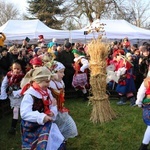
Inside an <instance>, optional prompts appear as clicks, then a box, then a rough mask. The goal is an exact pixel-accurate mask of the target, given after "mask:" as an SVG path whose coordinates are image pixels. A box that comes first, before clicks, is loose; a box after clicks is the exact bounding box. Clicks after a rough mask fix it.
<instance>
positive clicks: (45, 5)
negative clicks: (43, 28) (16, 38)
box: [28, 0, 67, 29]
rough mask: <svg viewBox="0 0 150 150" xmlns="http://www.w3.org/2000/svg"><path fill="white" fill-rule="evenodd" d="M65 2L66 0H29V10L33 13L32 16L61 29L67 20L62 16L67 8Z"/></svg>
mask: <svg viewBox="0 0 150 150" xmlns="http://www.w3.org/2000/svg"><path fill="white" fill-rule="evenodd" d="M63 3H64V0H28V4H29V8H28V12H29V13H30V14H31V15H33V17H32V18H38V19H39V20H41V21H43V22H44V23H45V24H46V25H47V26H49V27H51V28H54V29H60V28H61V25H62V24H63V23H64V22H65V20H64V19H62V17H61V16H62V15H63V13H64V12H65V11H66V10H67V9H66V8H65V7H62V6H63ZM30 18H31V17H30Z"/></svg>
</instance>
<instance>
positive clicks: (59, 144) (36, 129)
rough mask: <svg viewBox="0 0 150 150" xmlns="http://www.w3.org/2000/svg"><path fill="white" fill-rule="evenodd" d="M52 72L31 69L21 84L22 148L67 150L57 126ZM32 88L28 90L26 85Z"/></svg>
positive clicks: (46, 69)
mask: <svg viewBox="0 0 150 150" xmlns="http://www.w3.org/2000/svg"><path fill="white" fill-rule="evenodd" d="M51 75H52V74H51V72H50V70H49V69H48V68H47V67H45V66H44V67H37V68H35V69H32V70H30V71H29V72H28V73H27V74H26V76H25V77H24V78H23V80H22V82H21V87H22V92H21V94H23V95H24V97H23V100H22V102H21V107H20V112H21V119H22V120H21V135H22V149H24V150H30V149H36V150H41V149H44V150H64V149H65V145H64V143H63V141H64V137H63V135H62V134H61V133H60V131H59V129H58V127H57V125H56V124H55V123H54V120H55V119H56V116H57V114H58V110H57V102H56V99H55V98H54V97H53V96H52V94H51V92H50V90H49V89H48V87H49V82H50V78H51ZM29 83H30V87H29V86H28V89H27V90H26V86H27V85H28V84H29Z"/></svg>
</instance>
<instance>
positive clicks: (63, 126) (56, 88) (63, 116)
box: [49, 61, 78, 140]
mask: <svg viewBox="0 0 150 150" xmlns="http://www.w3.org/2000/svg"><path fill="white" fill-rule="evenodd" d="M53 66H54V67H53V71H54V72H55V73H56V74H57V78H52V80H51V81H50V85H49V87H50V89H51V92H52V95H53V96H54V97H55V98H56V100H57V107H58V115H57V117H56V120H55V123H56V124H57V125H58V127H59V129H60V131H61V133H62V135H63V136H64V137H65V140H67V139H68V138H73V137H75V136H77V135H78V132H77V127H76V124H75V122H74V120H73V119H72V117H71V116H70V115H69V110H68V109H67V108H65V107H64V102H65V99H64V96H65V91H64V89H65V85H64V82H63V80H62V78H63V76H64V70H65V66H64V65H63V64H62V63H60V62H56V61H54V64H53Z"/></svg>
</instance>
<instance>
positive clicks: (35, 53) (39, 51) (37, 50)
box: [33, 47, 43, 57]
mask: <svg viewBox="0 0 150 150" xmlns="http://www.w3.org/2000/svg"><path fill="white" fill-rule="evenodd" d="M42 54H43V52H42V49H41V48H40V47H36V48H35V49H34V54H33V57H38V56H40V55H42Z"/></svg>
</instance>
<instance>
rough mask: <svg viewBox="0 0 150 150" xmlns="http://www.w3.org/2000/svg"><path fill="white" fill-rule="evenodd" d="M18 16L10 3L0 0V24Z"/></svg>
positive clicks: (16, 10)
mask: <svg viewBox="0 0 150 150" xmlns="http://www.w3.org/2000/svg"><path fill="white" fill-rule="evenodd" d="M17 18H19V11H18V9H17V8H15V6H14V5H13V4H12V3H6V1H4V0H0V25H3V24H4V23H6V22H7V21H8V20H10V19H17Z"/></svg>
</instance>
